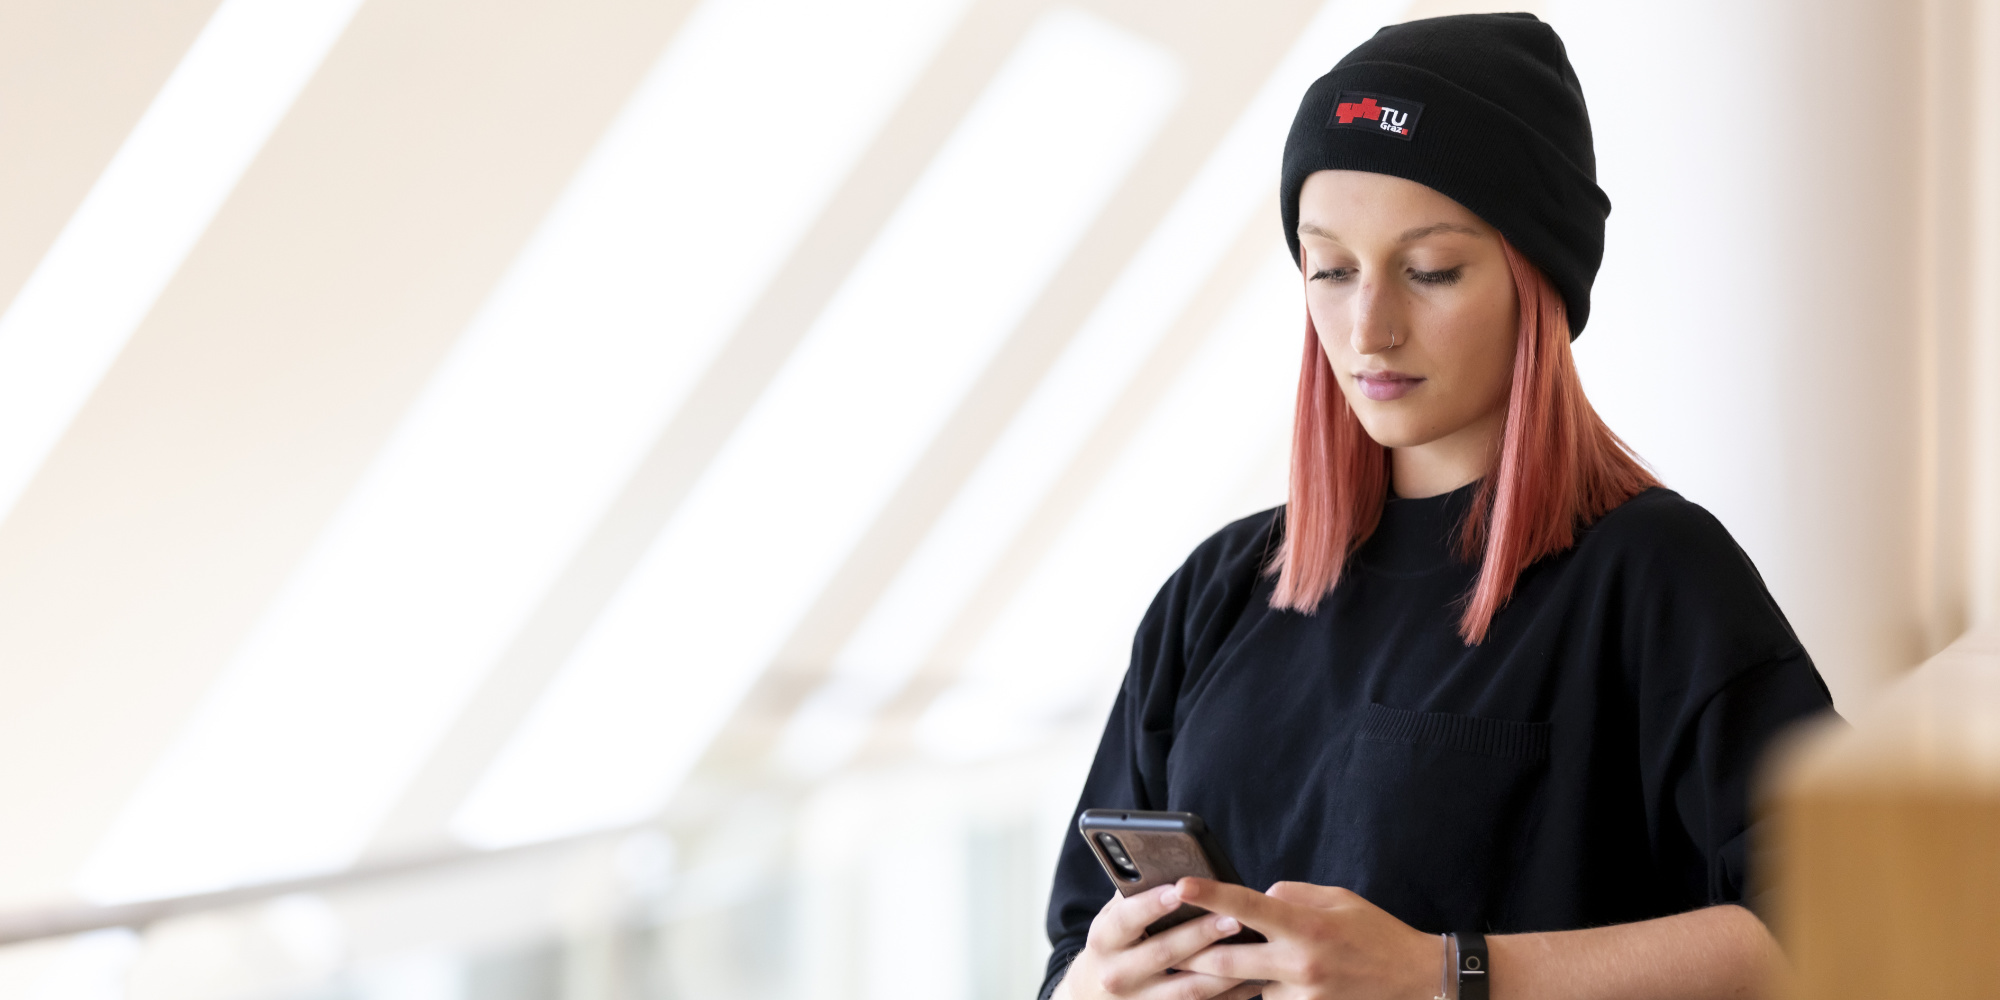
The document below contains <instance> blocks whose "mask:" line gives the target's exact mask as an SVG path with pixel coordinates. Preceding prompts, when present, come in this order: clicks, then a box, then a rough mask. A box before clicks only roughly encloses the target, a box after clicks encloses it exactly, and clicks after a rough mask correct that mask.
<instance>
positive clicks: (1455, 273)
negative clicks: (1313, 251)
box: [1312, 267, 1465, 285]
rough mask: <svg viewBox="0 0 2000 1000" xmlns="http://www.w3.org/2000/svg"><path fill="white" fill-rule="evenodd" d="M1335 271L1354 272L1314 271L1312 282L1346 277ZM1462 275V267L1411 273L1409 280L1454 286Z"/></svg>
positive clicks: (1347, 269)
mask: <svg viewBox="0 0 2000 1000" xmlns="http://www.w3.org/2000/svg"><path fill="white" fill-rule="evenodd" d="M1335 271H1343V272H1346V273H1347V274H1352V273H1353V272H1354V269H1353V268H1348V267H1337V268H1334V269H1332V270H1327V271H1314V272H1313V276H1312V280H1314V281H1339V280H1341V278H1343V277H1345V276H1346V274H1335V273H1334V272H1335ZM1464 273H1465V268H1463V267H1453V268H1447V269H1445V270H1442V271H1411V272H1410V279H1411V280H1413V281H1415V282H1416V283H1417V284H1419V285H1456V284H1458V279H1459V278H1460V277H1462V276H1463V275H1464Z"/></svg>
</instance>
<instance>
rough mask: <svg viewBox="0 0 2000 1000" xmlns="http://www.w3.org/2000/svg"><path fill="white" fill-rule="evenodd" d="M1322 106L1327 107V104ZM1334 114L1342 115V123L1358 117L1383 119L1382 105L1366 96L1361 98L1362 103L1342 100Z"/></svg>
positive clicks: (1373, 119) (1347, 122) (1375, 119)
mask: <svg viewBox="0 0 2000 1000" xmlns="http://www.w3.org/2000/svg"><path fill="white" fill-rule="evenodd" d="M1321 107H1325V105H1321ZM1334 114H1335V115H1338V116H1339V117H1340V123H1341V124H1342V125H1346V124H1349V123H1351V122H1353V121H1354V119H1356V118H1366V119H1368V120H1370V121H1380V120H1381V119H1382V107H1381V105H1379V104H1376V103H1375V99H1374V98H1372V97H1364V98H1362V99H1361V103H1360V104H1349V103H1346V102H1342V103H1341V105H1340V107H1338V108H1336V109H1334Z"/></svg>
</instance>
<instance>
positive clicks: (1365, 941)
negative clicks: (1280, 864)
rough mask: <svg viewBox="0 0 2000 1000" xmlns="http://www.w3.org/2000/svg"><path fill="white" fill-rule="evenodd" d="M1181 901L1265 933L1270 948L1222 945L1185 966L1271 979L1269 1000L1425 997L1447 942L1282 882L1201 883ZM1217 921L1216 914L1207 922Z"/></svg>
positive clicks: (1343, 893)
mask: <svg viewBox="0 0 2000 1000" xmlns="http://www.w3.org/2000/svg"><path fill="white" fill-rule="evenodd" d="M1179 887H1180V890H1181V898H1182V899H1183V900H1185V901H1187V902H1189V903H1193V904H1194V905H1196V906H1199V907H1201V908H1203V909H1205V910H1209V911H1211V912H1213V913H1215V914H1217V915H1218V916H1227V917H1234V918H1236V920H1238V921H1240V922H1241V923H1243V924H1246V925H1248V926H1250V927H1254V928H1256V929H1257V930H1258V931H1260V932H1262V933H1263V935H1264V937H1265V938H1267V939H1269V940H1268V943H1266V944H1222V945H1216V946H1214V947H1212V948H1209V949H1208V950H1206V951H1203V952H1201V953H1200V954H1197V955H1195V956H1194V957H1193V958H1190V959H1186V960H1184V961H1182V962H1181V963H1180V968H1182V969H1186V970H1189V971H1191V972H1201V973H1206V974H1208V975H1211V976H1215V977H1218V978H1220V979H1224V980H1256V979H1262V980H1268V982H1267V983H1266V984H1265V985H1264V986H1263V987H1262V989H1263V993H1264V1000H1321V998H1325V997H1340V998H1341V1000H1428V998H1430V997H1434V996H1436V995H1437V989H1438V978H1439V976H1440V975H1441V974H1442V972H1443V962H1444V951H1443V944H1442V942H1441V941H1440V940H1439V938H1438V936H1437V935H1435V934H1425V933H1424V932H1422V931H1419V930H1417V929H1415V928H1413V927H1411V926H1410V925H1408V924H1406V923H1403V922H1402V921H1401V920H1398V919H1396V918H1395V917H1392V916H1390V915H1389V914H1388V913H1387V912H1386V911H1384V910H1383V909H1382V908H1380V907H1378V906H1376V905H1375V904H1373V903H1370V902H1369V901H1367V900H1365V899H1362V898H1361V897H1360V896H1357V895H1355V894H1354V893H1352V892H1349V891H1348V890H1346V889H1338V888H1334V887H1332V886H1324V885H1308V884H1306V883H1304V882H1279V883H1278V884H1276V885H1274V886H1272V887H1271V889H1270V891H1269V892H1258V891H1256V890H1254V889H1246V888H1244V887H1243V886H1240V885H1229V884H1226V883H1223V882H1214V881H1210V880H1208V879H1201V878H1184V879H1181V880H1180V882H1179ZM1204 919H1207V920H1214V919H1216V918H1215V917H1207V918H1204Z"/></svg>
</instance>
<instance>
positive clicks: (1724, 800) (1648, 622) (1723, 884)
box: [1626, 498, 1833, 909]
mask: <svg viewBox="0 0 2000 1000" xmlns="http://www.w3.org/2000/svg"><path fill="white" fill-rule="evenodd" d="M1676 499H1677V498H1676ZM1643 527H1644V534H1645V536H1646V537H1645V539H1644V542H1643V544H1639V545H1635V546H1634V548H1633V549H1632V550H1631V551H1630V555H1631V557H1632V558H1631V562H1630V563H1628V570H1630V571H1631V572H1629V573H1628V575H1627V580H1628V581H1631V586H1630V590H1629V593H1630V595H1631V599H1632V604H1631V605H1630V606H1629V608H1628V618H1627V623H1628V625H1629V629H1628V631H1627V635H1626V639H1627V643H1628V645H1627V652H1626V657H1627V662H1628V663H1634V664H1637V667H1638V671H1637V673H1638V676H1637V683H1638V709H1639V712H1638V721H1639V739H1640V746H1641V752H1642V755H1643V760H1642V762H1641V767H1642V773H1643V776H1644V783H1645V786H1646V788H1645V795H1646V799H1647V812H1648V814H1649V824H1650V827H1651V834H1650V835H1651V840H1652V849H1653V854H1654V862H1655V871H1656V872H1657V873H1658V876H1659V878H1660V879H1661V881H1662V883H1663V884H1662V885H1661V886H1660V888H1661V890H1662V892H1663V896H1664V899H1665V900H1668V901H1671V902H1672V903H1673V904H1674V905H1677V906H1679V907H1680V908H1682V909H1695V908H1698V907H1702V906H1713V905H1716V904H1721V903H1743V902H1746V901H1747V899H1746V896H1747V892H1748V886H1749V885H1750V884H1751V882H1752V881H1753V880H1752V878H1751V873H1750V871H1749V858H1748V853H1749V852H1748V850H1747V844H1748V842H1749V841H1750V839H1751V837H1752V834H1751V822H1752V816H1751V810H1750V794H1751V785H1752V782H1753V780H1754V778H1755V776H1756V773H1757V768H1758V766H1759V763H1760V762H1761V760H1762V758H1763V755H1764V753H1765V751H1766V750H1768V749H1769V748H1770V746H1771V743H1772V740H1773V739H1774V738H1776V737H1777V736H1778V734H1779V733H1780V732H1782V731H1783V730H1785V729H1788V728H1790V727H1791V726H1793V725H1794V724H1796V723H1799V722H1801V721H1803V720H1805V719H1807V718H1811V717H1815V716H1820V715H1830V714H1831V712H1832V708H1833V698H1832V696H1831V695H1830V694H1829V692H1828V691H1827V687H1826V683H1825V682H1824V681H1823V680H1822V679H1821V678H1820V675H1819V671H1818V670H1817V669H1815V668H1814V667H1813V663H1812V659H1811V657H1809V656H1808V655H1807V654H1806V651H1805V649H1804V647H1803V646H1801V645H1800V643H1799V640H1798V637H1797V636H1796V635H1795V634H1794V633H1793V632H1792V629H1791V625H1790V624H1789V623H1788V622H1786V620H1785V617H1784V614H1783V613H1782V612H1781V611H1780V610H1779V609H1778V606H1777V602H1776V601H1774V600H1773V599H1772V598H1771V595H1770V592H1769V590H1768V589H1767V588H1766V587H1765V586H1764V581H1763V578H1762V577H1761V576H1759V575H1758V573H1757V570H1756V567H1755V566H1753V565H1752V564H1751V562H1750V559H1749V557H1748V556H1747V555H1745V554H1744V552H1743V550H1742V549H1741V548H1739V547H1738V546H1737V545H1736V543H1735V540H1734V539H1732V538H1730V536H1729V533H1728V531H1727V530H1726V529H1724V528H1723V526H1722V525H1721V523H1720V522H1718V521H1716V520H1715V518H1714V517H1712V516H1711V515H1709V514H1708V512H1707V511H1705V510H1702V509H1701V508H1700V507H1697V506H1695V505H1694V504H1690V503H1687V502H1686V501H1678V499H1677V502H1676V503H1675V504H1674V505H1673V506H1672V507H1671V508H1669V509H1667V510H1664V511H1656V512H1655V516H1652V517H1650V518H1649V519H1648V520H1647V521H1646V522H1645V523H1644V525H1643Z"/></svg>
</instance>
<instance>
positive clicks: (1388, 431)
mask: <svg viewBox="0 0 2000 1000" xmlns="http://www.w3.org/2000/svg"><path fill="white" fill-rule="evenodd" d="M1371 409H1373V408H1372V407H1371ZM1355 416H1356V417H1358V418H1360V420H1361V429H1362V430H1364V431H1367V432H1368V436H1369V437H1370V438H1372V439H1373V440H1374V441H1375V443H1376V444H1379V445H1381V446H1382V447H1384V448H1414V447H1416V446H1417V445H1420V444H1429V443H1430V442H1432V441H1434V440H1436V439H1437V435H1435V434H1428V433H1425V431H1424V429H1423V428H1422V427H1421V426H1419V422H1418V421H1415V420H1405V419H1401V415H1400V414H1396V415H1391V414H1386V413H1380V412H1377V413H1369V412H1367V411H1366V410H1364V411H1360V412H1357V413H1356V414H1355Z"/></svg>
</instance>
